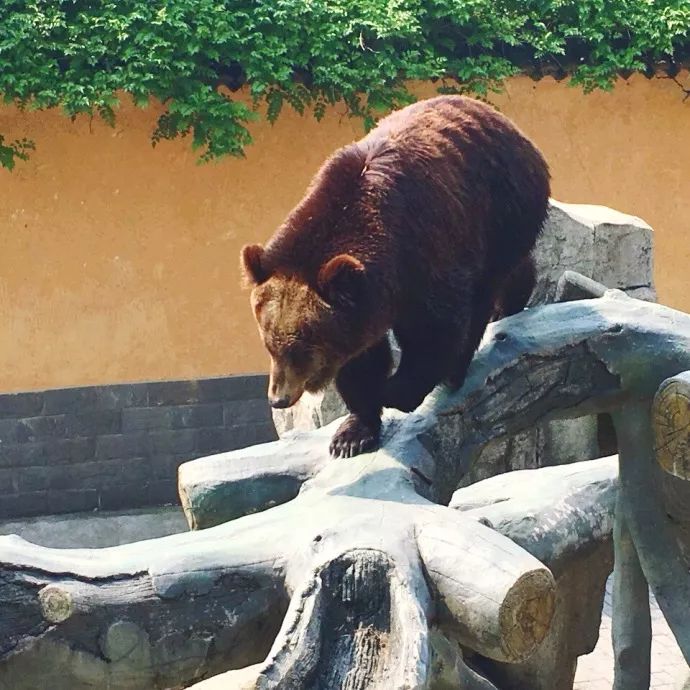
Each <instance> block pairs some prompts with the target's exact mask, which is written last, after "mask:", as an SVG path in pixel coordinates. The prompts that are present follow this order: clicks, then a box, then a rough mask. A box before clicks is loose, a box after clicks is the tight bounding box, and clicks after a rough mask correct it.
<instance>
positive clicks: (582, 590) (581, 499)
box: [451, 456, 618, 690]
mask: <svg viewBox="0 0 690 690" xmlns="http://www.w3.org/2000/svg"><path fill="white" fill-rule="evenodd" d="M617 486H618V458H617V456H612V457H609V458H602V459H600V460H591V461H587V462H580V463H575V464H572V465H563V466H558V467H544V468H542V469H538V470H522V471H517V472H511V473H509V474H503V475H499V476H496V477H492V478H490V479H486V480H483V481H480V482H478V483H476V484H474V485H472V486H468V487H466V488H463V489H459V490H458V491H456V492H455V493H454V494H453V499H452V501H451V506H452V507H455V508H456V509H457V510H461V511H463V512H464V514H465V515H467V516H468V517H473V518H474V519H477V520H479V521H481V522H482V523H483V524H487V525H491V526H492V527H493V528H494V529H496V530H498V531H499V532H501V534H504V535H506V536H508V537H510V538H511V539H512V540H513V541H515V542H516V543H518V544H520V545H521V546H522V547H524V548H525V549H526V550H528V551H529V552H530V553H532V555H534V556H537V558H539V560H541V561H542V562H543V563H544V565H546V566H548V567H549V569H550V570H551V571H552V572H553V574H554V576H555V578H556V607H555V615H554V618H553V619H552V621H551V626H550V628H549V632H548V634H547V636H546V637H545V639H544V641H543V642H542V643H541V644H540V645H539V648H538V649H537V650H536V652H535V653H534V654H533V655H531V656H530V657H529V658H528V659H527V660H525V661H524V662H521V663H512V664H505V663H500V662H496V661H489V660H483V661H482V662H481V670H482V671H483V672H484V673H485V674H486V675H487V677H489V678H490V679H491V680H492V681H493V682H494V683H495V684H496V686H497V687H500V688H525V689H529V690H572V687H573V681H574V678H575V670H576V667H577V658H578V657H579V656H581V655H583V654H589V653H590V652H591V651H592V650H593V649H594V647H595V645H596V642H597V639H598V636H599V627H600V623H601V609H602V603H603V600H604V594H605V587H606V580H607V578H608V575H609V573H610V572H611V568H612V562H613V553H612V547H611V537H612V529H613V515H614V507H615V503H616V494H617Z"/></svg>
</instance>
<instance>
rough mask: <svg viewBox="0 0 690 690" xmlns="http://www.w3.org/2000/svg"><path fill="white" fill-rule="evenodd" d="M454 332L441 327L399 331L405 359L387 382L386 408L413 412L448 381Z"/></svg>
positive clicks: (397, 334)
mask: <svg viewBox="0 0 690 690" xmlns="http://www.w3.org/2000/svg"><path fill="white" fill-rule="evenodd" d="M451 331H453V329H452V328H451V327H445V326H441V325H438V326H436V327H428V326H427V327H426V328H422V327H419V328H418V329H416V330H415V331H414V332H411V333H408V332H405V331H401V330H399V329H395V337H396V339H397V340H398V343H399V344H400V349H401V351H402V356H401V358H400V366H398V370H397V371H396V372H395V374H393V376H391V377H390V378H389V379H388V381H387V382H386V392H385V396H384V401H383V404H384V405H385V406H386V407H394V408H396V409H398V410H400V411H401V412H412V410H415V409H416V408H417V407H419V405H420V404H421V403H422V401H423V400H424V398H425V397H426V396H427V395H428V394H429V393H430V392H431V391H432V390H433V389H434V387H435V386H436V385H437V384H439V383H441V382H442V381H443V380H444V379H445V378H446V376H447V374H448V369H449V366H450V364H451V361H452V356H450V353H452V352H453V349H454V347H455V346H456V345H455V341H456V340H457V338H456V337H455V336H454V334H453V333H451Z"/></svg>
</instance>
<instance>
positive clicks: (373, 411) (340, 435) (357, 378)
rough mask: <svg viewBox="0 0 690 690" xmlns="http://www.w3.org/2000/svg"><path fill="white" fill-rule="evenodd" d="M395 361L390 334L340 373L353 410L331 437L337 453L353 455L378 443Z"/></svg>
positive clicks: (344, 395)
mask: <svg viewBox="0 0 690 690" xmlns="http://www.w3.org/2000/svg"><path fill="white" fill-rule="evenodd" d="M392 364H393V358H392V357H391V349H390V344H389V342H388V338H387V337H386V338H383V340H381V341H379V342H378V343H377V344H376V345H374V346H373V347H370V348H369V349H368V350H365V351H364V352H363V353H362V354H360V355H358V356H357V357H355V358H354V359H352V360H350V361H349V362H348V363H347V364H346V365H345V366H344V367H343V368H342V369H341V370H340V372H339V373H338V376H337V377H336V380H335V384H336V388H337V389H338V392H339V393H340V395H341V396H342V398H343V400H344V401H345V404H346V405H347V409H348V410H350V414H349V415H348V416H347V417H346V419H345V421H344V422H343V423H342V424H341V425H340V426H339V427H338V430H337V431H336V432H335V434H334V435H333V438H332V439H331V445H330V451H331V455H332V456H333V457H336V458H351V457H353V456H355V455H359V454H360V453H365V452H367V451H370V450H374V449H375V448H377V447H378V444H379V434H380V431H381V411H382V407H383V405H382V401H383V388H384V385H385V382H386V379H387V377H388V374H389V373H390V370H391V366H392Z"/></svg>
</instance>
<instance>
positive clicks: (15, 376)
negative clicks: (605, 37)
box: [0, 76, 690, 391]
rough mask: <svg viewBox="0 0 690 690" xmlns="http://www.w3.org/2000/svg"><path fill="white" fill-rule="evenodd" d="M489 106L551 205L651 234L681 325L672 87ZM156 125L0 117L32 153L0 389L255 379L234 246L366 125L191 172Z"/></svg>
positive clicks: (681, 136) (19, 206) (4, 181)
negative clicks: (542, 182) (523, 143)
mask: <svg viewBox="0 0 690 690" xmlns="http://www.w3.org/2000/svg"><path fill="white" fill-rule="evenodd" d="M427 92H428V93H429V94H430V93H431V91H427ZM496 102H497V103H498V104H499V106H500V107H501V109H502V110H503V111H504V112H505V113H506V114H508V115H509V116H510V117H512V118H513V119H514V120H516V121H517V122H518V124H519V125H520V126H521V127H522V128H523V129H524V130H525V131H526V132H527V133H528V134H529V135H530V136H531V137H533V138H534V140H535V141H536V142H537V144H538V145H539V146H540V147H541V148H542V150H543V151H544V153H545V154H546V157H547V159H548V160H549V162H550V165H551V168H552V173H553V191H554V196H556V197H557V198H559V199H561V200H563V201H569V202H587V203H598V204H607V205H610V206H613V207H615V208H617V209H620V210H622V211H626V212H628V213H632V214H635V215H638V216H641V217H642V218H644V219H645V220H647V221H648V222H649V223H650V224H651V225H652V227H654V229H655V230H656V280H657V286H658V290H659V296H660V299H661V301H663V302H665V303H667V304H670V305H672V306H674V307H678V308H681V309H685V310H686V311H690V281H689V280H688V265H689V262H690V241H689V239H688V238H689V237H690V232H689V230H688V226H689V225H690V194H688V184H690V183H688V180H690V153H689V152H688V144H687V136H686V133H687V131H688V126H689V125H690V102H686V103H683V102H682V93H681V92H680V91H679V89H678V87H677V86H675V85H674V84H672V83H671V82H670V81H668V80H651V81H648V80H646V79H644V78H643V77H641V76H635V77H633V78H631V79H630V80H629V81H628V82H620V83H619V85H618V86H617V88H616V89H615V90H614V92H612V93H595V94H591V95H589V96H586V97H585V96H583V95H582V92H581V91H579V90H578V89H572V88H568V87H567V86H566V85H565V84H562V83H561V84H559V83H556V82H554V81H553V80H551V79H545V80H542V81H540V82H536V83H535V82H532V81H531V80H529V79H527V78H517V79H514V80H512V81H511V82H510V83H509V84H508V86H507V90H506V93H505V94H504V95H502V96H500V97H498V98H497V99H496ZM158 112H159V109H158V108H156V107H151V108H150V109H148V110H146V111H140V110H137V109H135V108H133V107H131V106H123V108H122V110H121V112H120V114H119V117H118V122H117V126H116V128H115V129H110V128H109V127H107V126H106V125H104V124H103V123H102V122H100V121H99V120H96V119H94V120H89V119H88V118H85V117H82V118H78V119H77V120H76V122H71V121H70V120H69V119H67V118H65V117H63V116H61V115H60V114H58V113H56V112H43V113H27V114H24V113H18V112H17V111H15V110H14V109H13V108H9V107H4V108H0V132H2V133H3V134H4V135H6V136H8V137H9V138H13V137H23V136H28V137H30V138H32V139H34V140H35V141H36V144H37V150H36V151H35V152H34V153H33V155H32V157H31V160H30V161H29V162H28V163H19V164H18V165H17V167H16V169H15V171H14V172H12V173H10V172H8V171H5V170H3V169H0V318H1V319H2V331H0V390H3V391H13V390H29V389H35V388H44V387H53V386H56V387H57V386H71V385H80V384H90V383H113V382H122V381H134V380H143V379H162V378H177V377H195V376H212V375H223V374H228V373H242V372H249V371H262V370H264V369H265V365H266V362H265V355H264V353H263V352H262V350H261V348H260V345H259V342H258V337H257V336H256V333H255V328H254V325H253V323H252V320H251V315H250V312H249V307H248V301H247V295H246V293H243V292H241V291H240V289H239V272H238V260H237V255H238V252H239V249H240V247H241V245H242V244H243V243H245V242H248V241H261V240H264V239H266V238H267V237H268V236H269V235H270V234H271V232H272V230H273V229H274V227H275V226H276V225H277V224H278V223H279V222H280V221H281V219H282V217H283V216H284V215H285V213H286V212H287V211H289V209H290V208H291V206H292V205H293V204H294V203H295V202H297V201H298V200H299V198H300V196H301V194H302V192H303V190H304V187H305V185H306V183H307V182H308V180H309V178H310V176H311V175H312V174H313V172H314V171H315V170H316V168H317V167H318V166H319V164H320V162H321V161H322V160H323V159H324V157H325V156H326V155H327V154H328V153H329V152H330V151H332V150H333V149H334V148H335V147H337V146H339V145H341V144H343V143H346V142H348V141H351V140H352V139H353V138H356V137H358V136H360V134H361V130H360V125H359V123H358V122H357V121H352V120H349V119H348V118H347V117H343V116H342V115H341V114H340V113H339V112H338V109H334V110H333V111H331V112H329V113H328V115H327V117H326V118H325V120H324V121H323V122H322V123H320V124H317V123H316V122H315V121H314V120H313V119H311V118H308V117H305V118H301V117H299V116H298V115H296V114H294V113H292V112H291V111H287V110H286V111H285V113H284V114H283V115H282V116H281V118H280V120H279V121H278V123H277V124H276V125H275V126H273V127H271V126H269V125H266V124H262V125H258V126H256V127H254V135H255V144H254V145H253V146H251V147H249V148H248V150H247V158H246V159H245V160H224V161H222V162H220V163H217V164H211V165H202V166H198V165H196V163H195V160H196V155H195V154H194V153H193V152H192V151H191V149H190V146H189V143H188V142H186V141H176V142H163V143H161V144H160V145H159V146H158V147H157V148H156V149H152V148H151V146H150V143H149V136H150V132H151V131H152V128H153V125H154V122H155V119H156V117H157V114H158Z"/></svg>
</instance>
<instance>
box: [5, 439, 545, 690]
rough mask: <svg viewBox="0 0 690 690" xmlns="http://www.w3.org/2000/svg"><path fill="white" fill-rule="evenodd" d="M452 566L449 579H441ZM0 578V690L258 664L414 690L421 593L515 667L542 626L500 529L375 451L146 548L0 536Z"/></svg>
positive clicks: (540, 575) (422, 659)
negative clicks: (252, 508) (46, 543)
mask: <svg viewBox="0 0 690 690" xmlns="http://www.w3.org/2000/svg"><path fill="white" fill-rule="evenodd" d="M326 452H327V448H326ZM382 497H383V500H380V499H381V498H382ZM296 526H299V527H296ZM154 547H155V548H154ZM495 563H500V564H501V568H500V569H498V570H495V571H493V570H491V568H492V564H495ZM466 564H475V566H479V565H480V564H481V569H479V570H478V569H476V567H472V568H469V569H467V565H466ZM458 568H460V569H461V570H462V569H463V568H465V570H466V572H465V573H464V574H463V575H461V576H460V577H459V578H457V579H458V582H459V581H462V580H463V578H464V582H465V583H466V587H458V586H457V583H453V582H451V577H455V575H454V573H456V571H457V570H458ZM487 571H490V572H489V574H488V575H487ZM37 573H40V574H39V575H37ZM8 578H9V579H10V582H11V583H12V584H11V587H13V589H12V591H10V592H9V596H10V597H12V596H14V600H13V604H12V613H11V615H10V616H9V618H7V617H4V618H2V623H1V625H2V628H1V629H0V639H10V641H11V642H10V643H9V644H8V645H7V646H6V647H5V648H3V650H2V652H1V654H2V656H0V660H1V661H0V687H1V686H3V683H4V684H7V685H9V687H12V688H13V689H15V690H28V688H35V687H43V686H45V684H46V683H47V682H48V678H50V679H51V680H50V687H51V688H52V690H62V689H63V688H64V689H65V690H66V689H67V688H70V690H74V689H81V688H86V687H89V684H91V687H93V686H96V687H111V688H117V689H118V690H119V689H120V688H121V689H122V690H124V689H125V688H128V689H130V690H131V689H132V688H142V689H143V688H147V689H151V688H166V687H169V686H170V685H171V679H172V678H173V677H174V679H175V682H176V683H181V684H188V683H190V682H193V681H195V680H201V679H202V678H203V677H204V676H206V675H207V674H212V673H217V672H218V671H219V670H220V669H219V666H220V665H222V664H223V663H225V664H227V665H226V666H225V668H224V669H223V670H226V669H227V668H228V667H232V666H237V665H240V663H241V662H242V663H243V664H245V665H246V664H248V663H249V664H251V663H253V662H257V661H260V658H261V656H264V657H265V660H264V661H263V662H262V665H261V669H260V671H261V674H260V675H261V677H262V678H264V681H262V682H264V683H265V687H277V688H278V687H303V686H305V685H304V684H306V683H307V679H308V678H318V679H320V680H319V682H318V683H317V687H341V686H342V684H343V683H346V682H347V683H348V684H349V685H346V686H347V687H351V688H352V689H353V690H355V689H358V688H362V689H363V688H368V687H381V688H384V687H385V688H389V687H390V688H398V687H401V688H402V687H426V686H427V685H428V684H429V682H430V678H431V676H432V664H431V662H430V652H429V641H428V637H429V626H430V624H431V622H433V620H435V619H433V618H432V617H431V616H432V612H433V608H432V604H431V602H432V597H435V598H436V599H437V600H438V602H439V603H441V602H443V604H444V606H446V605H447V606H446V608H447V611H444V615H443V616H441V618H440V619H439V620H441V619H442V622H443V624H444V625H446V624H447V625H448V628H449V629H453V630H458V631H463V639H464V640H466V641H467V642H468V643H471V644H472V646H473V647H476V648H477V651H480V652H481V653H483V654H484V655H486V656H490V657H497V658H502V659H506V660H516V659H521V658H524V657H525V656H526V655H527V654H529V653H530V652H531V651H532V650H533V649H534V648H535V647H536V646H537V645H538V643H539V642H540V641H541V639H542V638H543V636H544V635H545V634H546V631H547V630H548V624H549V617H550V615H551V612H552V599H553V589H554V582H553V578H552V576H551V573H550V572H549V571H548V569H547V568H545V567H544V566H543V565H542V564H541V563H540V562H539V561H537V560H536V559H535V558H534V557H533V556H531V555H529V554H528V553H527V552H526V551H524V550H523V549H521V548H520V547H519V546H517V545H516V544H514V543H513V542H511V541H510V540H509V539H507V538H506V537H504V536H502V535H501V534H498V533H497V532H495V531H494V530H491V529H489V528H488V527H485V526H483V525H480V524H477V523H476V522H475V521H474V520H471V519H469V518H466V517H464V516H462V515H460V514H458V513H457V511H454V510H451V509H449V508H447V507H443V506H438V505H436V504H433V503H431V502H429V501H427V500H425V499H423V498H422V497H420V496H419V494H418V493H417V492H416V490H415V487H414V483H413V481H412V480H411V475H410V472H409V470H408V468H407V467H405V466H404V465H402V464H400V463H399V462H397V461H396V460H395V459H394V458H392V457H391V456H390V455H388V454H386V453H379V454H377V455H375V456H373V457H372V456H362V457H358V458H354V459H352V460H350V461H348V462H343V463H339V464H335V463H333V464H330V463H329V467H328V470H324V471H322V472H321V473H320V474H319V475H318V477H317V478H315V480H313V482H311V483H310V484H309V486H308V489H303V491H302V492H301V493H300V494H299V495H298V496H297V497H296V498H295V499H294V500H292V501H289V502H287V503H285V504H282V505H280V506H277V507H275V508H273V509H272V510H266V511H263V512H260V513H257V514H254V515H250V516H247V517H244V518H240V519H237V520H234V521H232V522H228V523H225V524H223V525H220V526H218V527H213V528H209V529H206V530H198V531H193V532H190V533H189V534H184V535H175V536H173V537H167V538H165V539H162V540H156V541H155V542H150V543H147V542H142V543H140V544H134V545H128V546H122V547H114V548H111V549H105V550H93V551H90V550H59V549H46V548H42V547H36V546H33V545H30V544H28V543H26V542H23V541H22V540H19V539H16V538H15V539H5V540H0V582H5V581H6V580H7V579H8ZM12 592H15V593H17V592H21V596H15V595H12ZM3 595H4V597H5V600H6V599H7V596H8V590H5V591H4V592H3V594H0V598H2V597H3ZM286 601H289V602H290V604H289V607H288V610H287V615H285V604H284V602H286ZM372 607H373V608H372ZM154 612H155V614H154ZM37 622H38V623H39V625H38V627H36V625H37ZM276 623H277V624H278V625H280V630H279V631H277V630H276ZM113 626H115V627H113ZM170 631H178V632H176V633H175V635H176V636H175V637H174V641H169V642H166V643H165V644H164V646H163V647H161V644H163V643H161V642H160V640H161V639H166V637H167V636H169V635H170V634H172V633H171V632H170ZM182 631H185V632H182ZM269 633H270V634H272V635H274V636H275V639H274V640H273V644H272V646H271V649H270V651H269V650H268V649H267V647H266V635H267V634H269ZM240 640H241V644H238V642H239V641H240ZM231 642H234V643H235V644H237V646H238V647H240V648H241V649H242V650H243V655H240V651H239V650H235V649H234V648H232V649H231V648H230V645H231ZM103 645H106V646H107V649H106V648H104V647H103ZM109 650H131V651H129V652H127V653H126V654H125V653H124V652H123V653H122V654H120V652H117V651H113V652H112V653H111V651H109ZM248 650H251V654H250V653H249V651H248ZM68 652H69V654H68ZM75 654H78V655H79V657H80V659H81V661H80V662H79V663H76V662H75V661H74V659H75ZM65 655H67V656H65ZM257 657H258V658H257ZM39 659H40V660H42V662H41V663H40V664H39V663H37V661H38V660H39ZM240 660H241V662H240ZM56 670H59V671H60V673H59V674H57V675H56ZM53 676H55V678H54V677H53ZM346 679H347V680H346ZM319 683H320V684H319Z"/></svg>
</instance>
